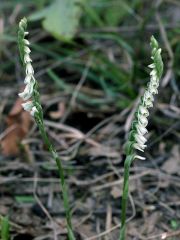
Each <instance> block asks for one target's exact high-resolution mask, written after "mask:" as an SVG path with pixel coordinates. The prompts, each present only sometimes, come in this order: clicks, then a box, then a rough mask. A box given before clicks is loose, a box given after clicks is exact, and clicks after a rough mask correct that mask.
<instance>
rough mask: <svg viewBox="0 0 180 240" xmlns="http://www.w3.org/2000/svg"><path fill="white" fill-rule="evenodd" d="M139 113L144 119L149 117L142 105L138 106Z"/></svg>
mask: <svg viewBox="0 0 180 240" xmlns="http://www.w3.org/2000/svg"><path fill="white" fill-rule="evenodd" d="M139 113H140V114H142V115H144V116H145V117H147V116H149V112H148V110H147V108H145V107H144V106H142V105H140V106H139Z"/></svg>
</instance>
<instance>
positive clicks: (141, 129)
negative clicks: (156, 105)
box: [136, 124, 148, 135]
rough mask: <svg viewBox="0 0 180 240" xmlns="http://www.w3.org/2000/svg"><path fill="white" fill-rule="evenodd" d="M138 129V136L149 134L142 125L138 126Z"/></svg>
mask: <svg viewBox="0 0 180 240" xmlns="http://www.w3.org/2000/svg"><path fill="white" fill-rule="evenodd" d="M136 129H137V132H138V134H141V135H144V134H145V133H147V132H148V130H147V129H146V128H145V127H144V126H142V125H140V124H137V125H136Z"/></svg>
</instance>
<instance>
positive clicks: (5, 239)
mask: <svg viewBox="0 0 180 240" xmlns="http://www.w3.org/2000/svg"><path fill="white" fill-rule="evenodd" d="M9 228H10V225H9V220H8V217H3V218H2V220H1V240H9Z"/></svg>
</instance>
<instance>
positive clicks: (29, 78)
mask: <svg viewBox="0 0 180 240" xmlns="http://www.w3.org/2000/svg"><path fill="white" fill-rule="evenodd" d="M31 78H32V75H26V77H25V79H24V83H25V84H29V83H30V81H31Z"/></svg>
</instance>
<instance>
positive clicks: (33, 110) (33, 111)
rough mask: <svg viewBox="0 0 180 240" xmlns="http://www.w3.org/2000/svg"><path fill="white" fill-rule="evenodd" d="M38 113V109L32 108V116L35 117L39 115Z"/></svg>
mask: <svg viewBox="0 0 180 240" xmlns="http://www.w3.org/2000/svg"><path fill="white" fill-rule="evenodd" d="M37 112H38V110H37V108H36V107H35V106H34V107H33V108H32V110H31V112H30V114H31V116H33V117H34V114H35V113H37Z"/></svg>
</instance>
